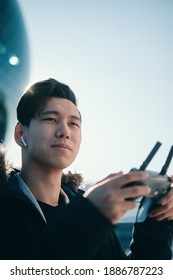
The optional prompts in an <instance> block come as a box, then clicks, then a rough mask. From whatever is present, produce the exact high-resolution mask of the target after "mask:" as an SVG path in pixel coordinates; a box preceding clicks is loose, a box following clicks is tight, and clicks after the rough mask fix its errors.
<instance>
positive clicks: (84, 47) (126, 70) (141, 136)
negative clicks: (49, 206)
mask: <svg viewBox="0 0 173 280" xmlns="http://www.w3.org/2000/svg"><path fill="white" fill-rule="evenodd" d="M18 3H19V5H20V7H21V10H22V13H23V16H24V20H25V24H26V28H27V32H28V37H29V44H30V54H31V57H30V59H31V74H30V83H33V82H36V81H38V80H42V79H47V78H50V77H52V78H55V79H57V80H59V81H62V82H64V83H67V84H68V85H69V86H70V87H71V88H72V90H73V91H74V92H75V93H76V95H77V97H78V100H79V108H80V111H81V113H82V116H83V141H82V146H81V150H80V153H79V156H78V159H77V160H76V161H75V163H74V164H73V165H72V166H71V167H70V168H69V169H70V170H72V171H77V172H82V173H83V174H84V177H85V178H86V180H89V181H90V180H91V181H95V180H98V179H101V178H103V177H105V176H107V175H108V174H109V173H112V172H116V171H119V170H124V171H128V170H129V169H130V168H131V167H138V166H139V165H140V164H141V163H142V162H143V160H144V159H145V157H146V156H147V155H148V153H149V152H150V150H151V149H152V147H153V146H154V144H155V143H156V141H158V140H159V141H161V142H162V143H163V144H162V146H161V148H160V150H159V151H158V153H157V155H156V157H155V159H154V160H153V161H152V163H151V164H150V166H149V169H154V170H156V171H160V169H161V167H162V165H163V163H164V161H165V159H166V156H167V154H168V152H169V149H170V147H171V145H172V144H173V132H172V119H173V109H172V108H173V1H172V0H87V1H85V0H37V1H35V0H18ZM10 145H11V146H10V147H11V148H10V153H11V155H10V157H11V158H12V159H14V161H16V162H19V158H20V156H19V154H20V153H19V149H18V148H17V146H16V145H15V144H14V143H10ZM14 145H15V146H14ZM14 147H15V149H16V152H15V153H14ZM169 173H170V174H173V164H171V166H170V169H169Z"/></svg>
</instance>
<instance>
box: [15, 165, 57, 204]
mask: <svg viewBox="0 0 173 280" xmlns="http://www.w3.org/2000/svg"><path fill="white" fill-rule="evenodd" d="M20 176H21V178H22V179H23V181H24V182H25V183H26V185H27V186H28V188H29V189H30V190H31V192H32V193H33V195H34V196H35V198H36V199H37V200H39V201H42V202H44V203H47V204H50V205H52V206H57V205H58V199H59V194H60V188H61V178H62V171H58V170H51V171H49V172H48V170H46V171H45V170H42V169H39V170H38V169H37V170H35V169H34V168H29V169H28V168H27V169H25V168H22V169H21V173H20Z"/></svg>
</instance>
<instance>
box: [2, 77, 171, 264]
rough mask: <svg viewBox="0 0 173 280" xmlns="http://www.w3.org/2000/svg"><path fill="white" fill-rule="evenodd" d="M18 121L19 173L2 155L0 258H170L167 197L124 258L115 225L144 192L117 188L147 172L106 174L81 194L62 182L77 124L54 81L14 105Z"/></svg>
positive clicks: (64, 89) (77, 137)
mask: <svg viewBox="0 0 173 280" xmlns="http://www.w3.org/2000/svg"><path fill="white" fill-rule="evenodd" d="M17 117H18V123H17V124H16V127H15V133H14V135H15V141H16V143H17V144H18V145H19V146H20V147H21V150H22V166H21V170H15V169H12V170H11V171H10V172H9V170H7V169H8V168H7V167H6V166H5V159H4V156H3V154H2V155H1V178H2V182H1V188H0V223H1V230H0V248H1V249H0V258H1V259H126V258H131V259H170V258H171V248H170V247H171V231H170V230H171V229H170V227H171V221H169V220H171V219H173V193H172V191H170V192H169V193H168V194H167V195H166V196H165V197H164V198H162V199H161V200H160V203H161V205H162V206H160V207H158V209H156V210H154V211H153V212H151V217H148V218H147V220H146V221H145V222H143V223H140V224H136V225H135V228H134V233H133V242H132V244H131V253H130V254H129V256H128V257H127V256H126V255H125V254H124V252H123V251H122V249H121V246H120V243H119V240H118V238H117V235H116V233H115V224H116V223H117V222H118V221H119V219H120V218H121V217H122V216H123V215H124V214H125V213H126V212H127V211H128V210H130V209H133V208H134V207H135V205H136V204H135V202H134V201H133V200H128V198H135V197H138V196H147V195H148V194H149V193H150V188H149V187H148V186H143V187H142V186H133V187H129V188H122V187H123V186H124V185H125V184H127V183H130V182H135V181H140V180H144V179H146V178H147V174H146V173H144V172H136V173H129V174H125V175H123V174H122V173H121V172H120V173H117V174H112V175H109V176H108V177H107V178H105V179H103V180H102V181H100V182H99V183H97V184H96V185H94V186H93V187H91V188H90V189H89V190H88V191H87V192H86V193H84V194H82V193H81V192H80V191H79V190H77V185H75V182H74V180H73V179H72V180H71V181H70V180H69V181H68V182H67V181H64V177H63V169H64V168H66V167H68V166H69V165H70V164H71V163H72V162H73V161H74V159H75V158H76V156H77V154H78V151H79V148H80V143H81V123H82V119H81V114H80V112H79V110H78V107H77V102H76V97H75V95H74V93H73V92H72V91H71V89H70V88H69V87H68V86H67V85H64V84H62V83H59V82H58V81H56V80H54V79H49V80H45V81H41V82H38V83H36V84H34V85H33V86H31V87H30V88H29V89H28V90H27V91H26V93H25V94H24V95H23V96H22V98H21V100H20V101H19V104H18V107H17ZM71 182H72V183H71ZM168 202H169V205H171V206H169V207H168ZM152 215H153V216H152Z"/></svg>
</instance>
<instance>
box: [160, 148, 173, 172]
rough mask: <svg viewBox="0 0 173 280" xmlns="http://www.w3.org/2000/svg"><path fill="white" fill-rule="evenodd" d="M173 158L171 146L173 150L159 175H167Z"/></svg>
mask: <svg viewBox="0 0 173 280" xmlns="http://www.w3.org/2000/svg"><path fill="white" fill-rule="evenodd" d="M172 157H173V146H171V149H170V151H169V154H168V156H167V159H166V161H165V164H164V165H163V167H162V170H161V171H160V173H159V175H165V174H166V172H167V170H168V167H169V165H170V163H171V160H172Z"/></svg>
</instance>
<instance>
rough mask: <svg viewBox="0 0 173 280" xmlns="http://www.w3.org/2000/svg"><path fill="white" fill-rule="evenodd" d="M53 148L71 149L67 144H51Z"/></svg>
mask: <svg viewBox="0 0 173 280" xmlns="http://www.w3.org/2000/svg"><path fill="white" fill-rule="evenodd" d="M52 147H53V148H63V149H66V150H71V149H70V147H69V146H68V145H65V144H55V145H52Z"/></svg>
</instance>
